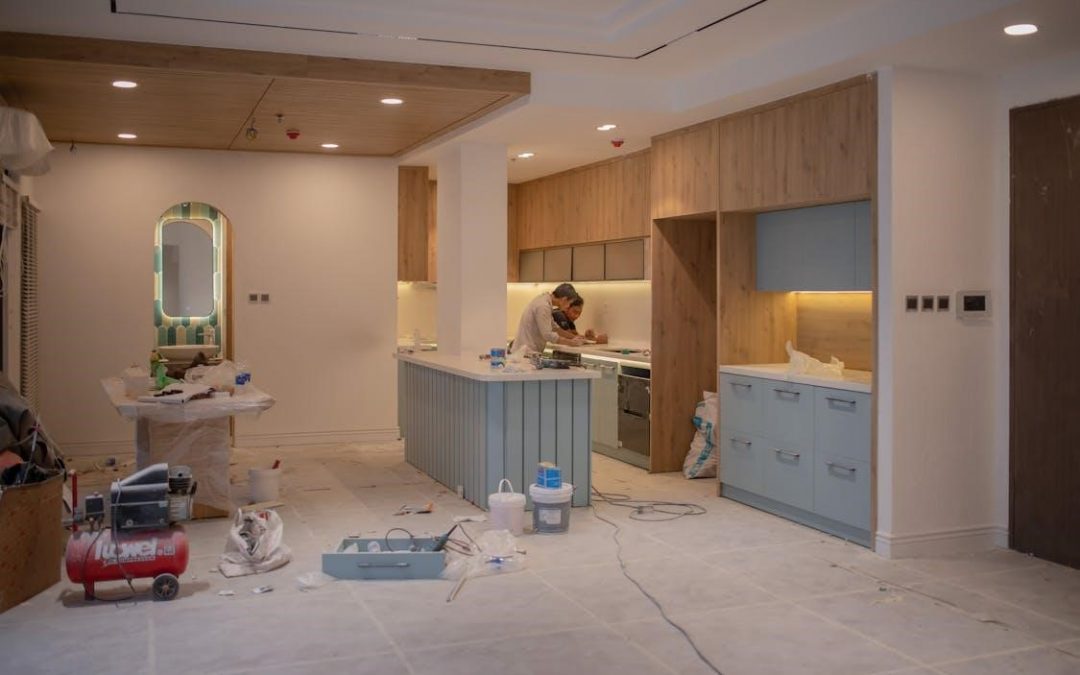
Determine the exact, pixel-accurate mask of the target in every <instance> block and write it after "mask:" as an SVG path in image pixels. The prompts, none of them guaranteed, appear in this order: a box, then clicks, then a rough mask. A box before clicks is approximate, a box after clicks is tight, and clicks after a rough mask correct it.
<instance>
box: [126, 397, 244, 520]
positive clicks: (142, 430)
mask: <svg viewBox="0 0 1080 675" xmlns="http://www.w3.org/2000/svg"><path fill="white" fill-rule="evenodd" d="M138 424H139V429H138V433H137V434H136V435H135V465H136V466H137V467H139V468H140V469H141V468H143V467H147V466H150V465H151V464H157V463H159V462H165V463H166V464H168V465H169V466H187V467H190V468H191V475H192V477H193V478H194V479H195V482H196V488H195V503H197V504H206V505H207V506H213V507H214V508H216V509H222V510H225V511H230V510H232V508H233V505H232V502H231V501H230V499H229V453H230V449H229V418H228V417H218V418H216V419H208V420H196V421H193V422H159V421H157V420H155V419H152V418H151V419H141V420H139V422H138Z"/></svg>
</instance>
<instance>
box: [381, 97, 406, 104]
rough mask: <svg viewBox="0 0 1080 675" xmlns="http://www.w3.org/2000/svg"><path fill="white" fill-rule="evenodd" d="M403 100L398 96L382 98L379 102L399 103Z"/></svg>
mask: <svg viewBox="0 0 1080 675" xmlns="http://www.w3.org/2000/svg"><path fill="white" fill-rule="evenodd" d="M404 102H405V101H403V100H401V99H400V98H384V99H381V100H380V101H379V103H382V104H383V105H401V104H402V103H404Z"/></svg>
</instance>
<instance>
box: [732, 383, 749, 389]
mask: <svg viewBox="0 0 1080 675" xmlns="http://www.w3.org/2000/svg"><path fill="white" fill-rule="evenodd" d="M731 386H733V387H746V388H747V389H753V388H754V385H752V384H747V383H746V382H732V383H731Z"/></svg>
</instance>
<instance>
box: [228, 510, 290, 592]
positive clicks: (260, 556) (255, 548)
mask: <svg viewBox="0 0 1080 675" xmlns="http://www.w3.org/2000/svg"><path fill="white" fill-rule="evenodd" d="M284 536H285V524H284V523H282V522H281V516H279V515H278V514H277V511H272V510H267V511H247V512H245V511H240V510H237V512H236V519H235V520H233V524H232V527H231V528H230V529H229V536H228V538H227V539H226V540H225V552H224V553H222V554H221V562H220V563H219V564H218V569H220V570H221V573H222V574H223V575H224V576H226V577H242V576H244V575H246V574H261V573H262V572H269V571H270V570H276V569H277V568H279V567H281V566H282V565H285V564H286V563H288V562H289V561H290V560H292V551H291V550H290V549H289V547H288V546H286V545H285V544H283V543H282V539H283V538H284Z"/></svg>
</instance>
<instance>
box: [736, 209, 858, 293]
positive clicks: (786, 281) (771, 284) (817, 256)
mask: <svg viewBox="0 0 1080 675" xmlns="http://www.w3.org/2000/svg"><path fill="white" fill-rule="evenodd" d="M871 237H872V232H871V228H870V202H868V201H864V202H847V203H844V204H829V205H827V206H814V207H810V208H804V209H789V210H786V211H772V212H769V213H762V214H759V215H758V217H757V289H758V290H759V291H869V290H871V288H870V285H871V270H872V269H873V268H872V265H873V260H872V256H871V249H872V246H871Z"/></svg>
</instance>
